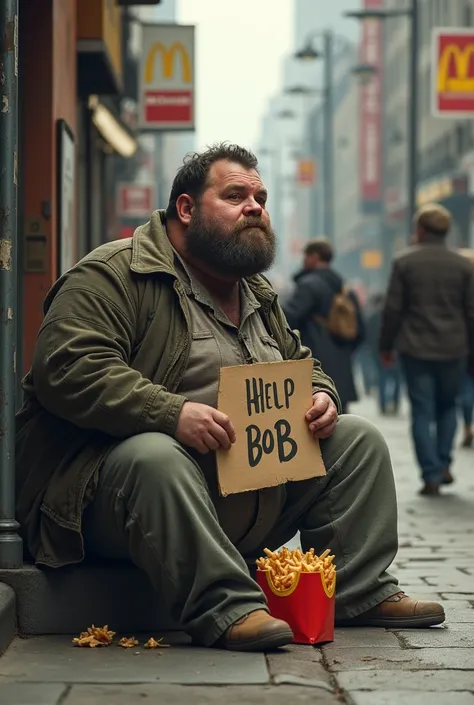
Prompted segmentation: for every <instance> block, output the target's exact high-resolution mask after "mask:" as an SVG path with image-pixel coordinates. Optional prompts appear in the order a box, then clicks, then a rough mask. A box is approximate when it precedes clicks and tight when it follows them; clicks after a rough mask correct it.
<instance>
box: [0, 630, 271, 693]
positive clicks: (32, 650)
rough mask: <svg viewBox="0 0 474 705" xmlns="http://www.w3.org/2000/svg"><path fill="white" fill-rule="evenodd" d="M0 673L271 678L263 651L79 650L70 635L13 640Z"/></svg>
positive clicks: (146, 679) (92, 678) (77, 678)
mask: <svg viewBox="0 0 474 705" xmlns="http://www.w3.org/2000/svg"><path fill="white" fill-rule="evenodd" d="M142 643H143V641H142ZM159 653H161V654H162V655H159ZM0 675H3V676H4V677H5V678H7V679H9V680H22V681H29V682H43V683H44V682H49V683H64V682H66V683H152V682H156V681H160V682H162V683H183V684H204V683H210V684H216V685H218V684H221V685H223V684H234V683H240V684H248V685H253V684H257V683H258V684H260V683H268V681H269V674H268V671H267V667H266V663H265V657H264V655H263V654H250V653H248V654H245V653H236V652H232V651H224V650H219V649H204V648H196V647H190V646H172V647H171V648H169V649H164V650H163V651H161V652H158V651H146V650H145V649H143V648H141V649H138V648H137V649H121V648H119V647H118V646H115V645H112V646H109V647H107V648H101V649H79V648H74V646H72V644H71V639H70V638H68V637H49V636H48V637H34V638H31V639H18V640H17V641H15V642H13V644H12V646H11V647H10V648H9V650H8V651H7V653H6V654H5V655H4V656H3V657H2V660H1V661H0Z"/></svg>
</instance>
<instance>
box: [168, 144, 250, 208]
mask: <svg viewBox="0 0 474 705" xmlns="http://www.w3.org/2000/svg"><path fill="white" fill-rule="evenodd" d="M223 159H226V160H227V161H229V162H236V163H237V164H241V165H242V166H243V167H245V168H246V169H255V170H256V171H258V161H257V157H256V156H255V154H253V152H250V151H249V150H248V149H245V148H244V147H239V146H238V145H237V144H227V142H220V143H219V144H213V145H211V146H210V147H208V148H207V149H206V150H205V151H204V152H194V153H193V154H188V155H187V156H186V157H185V159H184V161H183V166H182V167H180V169H179V170H178V173H177V174H176V176H175V177H174V181H173V185H172V187H171V193H170V198H169V202H168V208H167V209H166V217H167V218H169V219H170V220H177V219H178V211H177V209H176V201H177V200H178V198H179V197H180V196H181V195H182V194H183V193H187V194H188V195H189V196H191V197H192V198H193V199H194V200H195V201H199V198H200V197H201V196H202V194H203V192H204V191H205V189H206V187H207V186H208V175H209V171H210V169H211V167H212V165H213V164H215V162H219V161H222V160H223Z"/></svg>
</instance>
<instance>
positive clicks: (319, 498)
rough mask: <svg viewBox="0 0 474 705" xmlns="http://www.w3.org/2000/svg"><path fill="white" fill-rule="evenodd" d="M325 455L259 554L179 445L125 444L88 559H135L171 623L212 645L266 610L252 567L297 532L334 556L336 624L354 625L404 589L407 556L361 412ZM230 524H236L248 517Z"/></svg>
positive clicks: (93, 513)
mask: <svg viewBox="0 0 474 705" xmlns="http://www.w3.org/2000/svg"><path fill="white" fill-rule="evenodd" d="M321 451H322V456H323V460H324V463H325V467H326V470H327V475H326V476H324V477H318V478H314V479H311V480H303V481H301V482H290V483H287V484H286V485H285V486H284V487H282V488H281V491H282V492H283V495H279V496H280V497H283V499H282V500H281V506H279V507H278V511H277V513H276V514H275V513H273V514H272V512H271V511H270V515H271V516H272V517H273V519H272V521H271V525H268V526H267V527H264V532H263V534H262V532H261V531H260V535H259V532H258V531H257V532H254V535H255V537H256V542H254V545H251V544H252V542H250V543H249V541H245V540H243V541H242V542H239V541H237V542H236V544H237V545H234V543H235V541H234V543H233V542H232V540H231V538H230V536H231V535H232V533H233V532H232V531H231V530H229V528H227V529H226V531H224V529H223V526H226V527H229V526H230V524H229V517H228V516H227V517H225V520H224V519H223V517H222V516H221V517H219V515H218V512H217V511H216V506H215V504H214V503H213V501H212V499H211V493H210V491H209V487H208V483H207V482H206V479H205V477H204V474H203V472H202V470H201V468H200V466H199V465H198V463H197V462H196V459H195V458H194V457H193V456H192V455H191V454H190V453H189V452H188V451H187V450H186V449H185V448H184V447H183V446H181V445H180V444H179V443H178V442H177V441H176V440H175V439H173V438H172V437H171V436H167V435H164V434H160V433H146V434H141V435H139V436H134V437H131V438H128V439H127V440H124V441H122V442H121V443H119V444H118V445H117V446H116V447H115V448H114V450H113V451H112V452H111V453H110V455H109V457H108V459H107V460H106V461H105V463H104V465H103V467H102V469H101V472H100V477H99V483H98V488H97V494H96V497H95V499H94V501H93V502H92V504H91V505H90V506H89V507H88V508H87V509H86V512H85V514H84V518H83V527H82V529H83V535H84V539H85V545H86V555H87V553H91V552H93V553H95V554H96V555H99V556H102V557H107V558H115V559H125V558H129V559H131V560H132V561H133V562H134V563H135V564H136V565H137V566H139V567H140V568H142V569H143V570H144V571H146V573H147V574H148V576H149V578H150V580H151V582H152V584H153V586H154V588H155V590H156V592H157V595H158V599H160V601H161V602H162V603H164V604H165V605H167V606H168V607H169V610H170V612H171V614H172V616H173V618H174V619H175V620H177V621H178V622H179V623H180V624H181V625H182V626H183V628H184V629H185V630H186V631H187V632H188V633H189V634H190V635H191V636H192V637H193V639H194V640H195V641H196V642H198V643H201V644H204V645H211V644H213V643H214V642H215V641H217V640H218V638H219V637H220V636H222V634H223V633H224V632H225V631H226V629H227V628H228V627H229V626H230V625H231V624H233V623H234V622H235V621H237V620H238V619H240V618H241V617H242V616H244V615H245V614H247V613H249V612H251V611H253V610H257V609H266V601H265V597H264V595H263V593H262V591H261V590H260V588H259V586H258V585H257V583H256V582H255V581H254V580H253V579H252V577H251V574H250V572H249V568H248V563H249V562H250V561H253V560H254V559H255V558H257V557H258V556H259V555H261V553H262V551H263V548H264V547H269V548H270V549H277V548H279V547H280V546H282V545H284V544H285V543H286V542H288V541H289V540H290V539H292V538H293V537H294V536H295V535H296V534H297V533H298V532H300V538H301V545H302V548H303V550H304V551H306V550H308V549H309V548H314V549H315V550H316V552H322V551H323V550H324V549H326V548H330V549H331V550H332V552H333V553H334V554H335V557H336V559H335V562H336V565H337V589H336V618H339V619H347V618H351V617H355V616H357V615H359V614H361V613H362V612H365V611H366V610H368V609H370V608H371V607H374V606H375V605H377V604H379V603H380V602H382V601H383V600H384V599H385V598H387V597H389V596H390V595H393V594H394V593H396V592H397V590H398V587H397V585H398V583H397V580H396V579H395V578H394V577H393V576H391V575H390V574H389V573H388V572H387V570H388V568H389V566H390V564H391V563H392V561H393V559H394V557H395V555H396V552H397V548H398V543H397V542H398V538H397V537H398V532H397V506H396V494H395V485H394V478H393V473H392V466H391V461H390V456H389V451H388V448H387V445H386V443H385V441H384V439H383V437H382V436H381V434H380V432H379V431H378V430H377V429H376V427H375V426H374V425H372V424H371V423H370V422H369V421H366V420H365V419H362V418H359V417H357V416H352V415H347V416H341V417H340V419H339V423H338V424H337V427H336V429H335V431H334V433H333V435H332V436H331V438H329V439H327V440H324V441H321ZM315 452H317V451H316V449H315ZM272 489H274V488H272ZM266 492H270V490H268V491H267V490H263V491H262V492H261V498H260V500H259V501H260V502H265V493H266ZM224 506H225V505H224ZM259 516H261V513H259ZM275 517H276V518H275ZM230 519H231V521H233V522H234V523H235V524H238V522H239V515H236V516H233V517H230ZM259 521H260V522H261V521H262V519H261V518H260V519H259ZM260 528H262V527H260ZM237 533H238V532H237ZM237 533H236V535H237ZM239 543H240V545H239Z"/></svg>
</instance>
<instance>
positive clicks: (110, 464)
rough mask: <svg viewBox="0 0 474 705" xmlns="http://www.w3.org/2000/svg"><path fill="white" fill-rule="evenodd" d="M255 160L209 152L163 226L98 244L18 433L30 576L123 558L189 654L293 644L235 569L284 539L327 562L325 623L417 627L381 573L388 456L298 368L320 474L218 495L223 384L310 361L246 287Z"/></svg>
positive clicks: (424, 620) (71, 294) (176, 195)
mask: <svg viewBox="0 0 474 705" xmlns="http://www.w3.org/2000/svg"><path fill="white" fill-rule="evenodd" d="M266 199H267V193H266V190H265V188H264V186H263V184H262V181H261V179H260V176H259V172H258V169H257V161H256V159H255V157H254V155H253V154H251V153H250V152H248V151H246V150H245V149H242V148H240V147H237V146H227V145H217V146H215V147H212V148H210V149H208V150H207V151H205V152H203V153H202V154H196V155H194V156H193V157H192V158H190V159H189V160H188V161H186V162H185V164H184V166H182V167H181V169H180V170H179V172H178V174H177V176H176V178H175V181H174V183H173V187H172V190H171V195H170V200H169V205H168V208H167V211H166V213H165V212H159V211H157V212H155V213H153V214H152V216H151V220H150V222H149V223H147V224H146V225H144V226H142V227H140V228H138V230H137V231H136V233H135V235H134V236H133V238H131V239H128V240H121V241H117V242H110V243H108V244H105V245H102V246H101V247H99V248H97V249H96V250H94V251H93V252H91V253H90V254H89V255H88V256H87V257H85V258H84V259H83V260H82V261H81V262H79V263H78V264H77V265H76V266H75V267H73V268H72V269H71V270H70V271H68V272H67V273H66V274H64V275H63V276H62V277H61V278H60V279H59V281H58V282H57V283H56V284H55V285H54V286H53V288H52V289H51V291H50V292H49V294H48V296H47V299H46V303H45V310H46V316H45V319H44V322H43V325H42V327H41V330H40V332H39V336H38V340H37V344H36V349H35V353H34V359H33V363H32V367H31V370H30V372H29V373H28V375H27V376H26V378H25V380H24V390H25V394H26V400H25V404H24V406H23V408H22V409H21V411H20V412H19V414H18V417H17V466H18V467H17V478H18V487H17V496H18V518H19V520H20V521H21V524H22V528H23V533H24V538H25V541H26V544H27V547H28V550H29V552H30V553H31V555H32V556H33V557H34V558H35V560H36V562H37V564H39V565H47V566H52V567H60V566H63V565H67V564H72V563H78V562H80V561H81V560H82V559H83V558H84V554H86V555H92V554H94V555H97V556H100V557H104V558H115V559H117V558H119V559H123V558H130V559H131V560H132V561H133V562H134V563H135V564H136V565H137V566H139V567H140V568H142V569H143V570H144V571H146V573H147V574H148V576H149V577H150V579H151V581H152V583H153V585H154V587H155V589H156V591H157V593H158V594H159V596H160V599H161V600H164V601H166V604H167V605H168V606H169V609H170V611H171V614H172V615H173V617H174V618H175V619H176V620H178V621H179V622H180V623H181V624H182V625H183V628H184V629H186V631H187V632H188V633H189V634H190V635H191V636H192V637H193V640H194V642H195V643H200V644H204V645H207V646H220V647H223V648H227V649H234V650H265V649H269V648H274V647H277V646H281V645H284V644H287V643H289V642H291V640H292V633H291V630H290V628H289V627H288V625H287V624H285V623H284V622H281V621H279V620H276V619H273V618H272V617H271V616H270V615H269V614H268V611H267V607H266V601H265V597H264V595H263V593H262V592H261V590H260V588H259V587H258V585H257V584H256V583H255V582H254V580H253V579H252V578H251V576H250V573H249V570H248V567H247V563H249V562H251V561H252V560H253V559H255V558H256V557H258V556H259V555H261V553H262V551H263V548H264V547H266V546H268V547H269V548H273V549H276V548H278V547H279V546H281V545H282V544H284V543H285V542H287V541H289V540H290V539H291V538H292V537H293V536H295V534H296V533H297V532H298V531H299V532H300V533H301V542H302V547H303V549H304V550H307V549H308V548H311V547H314V548H315V550H316V551H318V552H319V551H321V550H323V549H325V548H326V547H330V548H331V550H332V551H333V552H334V553H335V555H336V560H337V568H338V586H337V602H336V605H337V607H336V614H337V620H338V622H339V623H341V624H342V623H343V624H357V625H362V624H364V625H375V626H381V627H399V628H405V627H410V626H413V627H427V626H430V625H434V624H439V623H441V622H443V620H444V611H443V608H442V607H441V605H438V604H435V603H427V602H417V601H415V600H412V599H411V598H409V597H407V596H406V595H405V594H404V593H403V592H400V590H399V588H398V582H397V580H396V578H394V577H393V576H392V575H390V574H389V573H388V572H387V570H388V568H389V566H390V564H391V563H392V561H393V559H394V557H395V554H396V552H397V506H396V497H395V487H394V480H393V474H392V467H391V464H390V457H389V452H388V449H387V446H386V444H385V442H384V440H383V438H382V436H381V435H380V433H379V432H378V431H377V429H376V428H375V427H374V426H372V425H371V424H370V423H369V422H367V421H365V420H364V419H361V418H357V417H355V416H341V417H340V418H339V419H338V409H339V408H340V402H339V399H338V396H337V393H336V390H335V388H334V385H333V383H332V381H331V380H330V379H329V378H328V377H327V376H326V375H325V374H324V372H323V371H322V370H321V366H320V364H319V363H318V362H317V361H315V362H314V374H313V385H314V389H313V405H312V407H311V409H309V410H308V413H307V415H306V418H307V422H308V424H309V428H310V429H311V432H312V434H313V436H314V437H315V438H317V439H321V448H322V454H323V459H324V462H325V466H326V468H327V476H325V477H319V478H316V479H313V480H305V481H302V482H290V483H287V484H286V485H281V486H279V487H270V488H268V489H263V490H261V491H259V492H246V493H242V494H237V495H231V496H228V497H225V498H224V497H221V496H220V495H219V492H218V488H217V480H216V465H215V451H216V450H217V449H218V448H223V449H228V448H230V446H231V444H232V443H233V442H234V441H235V431H234V428H233V425H232V419H229V418H227V417H226V416H225V415H224V414H222V413H221V412H219V411H218V410H217V409H216V405H217V389H218V373H219V369H220V367H222V366H228V365H236V364H245V363H253V362H266V361H278V360H299V359H303V358H307V357H309V356H310V353H309V351H308V350H307V349H306V348H304V347H302V346H301V344H300V342H299V339H298V337H297V336H296V335H295V334H294V333H292V331H290V330H289V329H288V326H287V324H286V321H285V318H284V316H283V314H282V311H281V309H280V306H279V304H278V301H277V297H276V295H275V293H274V292H273V290H272V289H271V287H270V286H269V284H268V282H267V281H266V279H264V278H263V277H262V276H261V275H260V272H263V271H265V270H266V269H268V268H269V267H270V265H271V264H272V262H273V259H274V254H275V235H274V233H273V231H272V229H271V226H270V219H269V216H268V213H267V210H266Z"/></svg>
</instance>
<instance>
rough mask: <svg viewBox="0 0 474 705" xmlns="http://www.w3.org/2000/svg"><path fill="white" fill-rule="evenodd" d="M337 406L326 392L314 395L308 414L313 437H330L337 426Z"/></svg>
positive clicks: (307, 418) (307, 417)
mask: <svg viewBox="0 0 474 705" xmlns="http://www.w3.org/2000/svg"><path fill="white" fill-rule="evenodd" d="M337 419H338V413H337V406H336V404H335V403H334V401H333V400H332V399H331V397H330V396H329V394H326V392H316V394H314V395H313V406H312V407H311V409H310V410H309V411H308V413H307V414H306V420H307V421H308V423H309V430H310V431H311V433H312V434H313V438H329V436H331V435H332V433H333V431H334V429H335V428H336V424H337Z"/></svg>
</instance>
